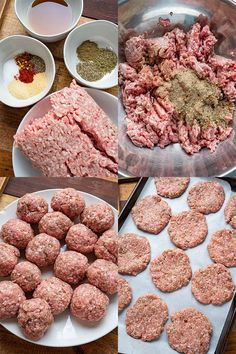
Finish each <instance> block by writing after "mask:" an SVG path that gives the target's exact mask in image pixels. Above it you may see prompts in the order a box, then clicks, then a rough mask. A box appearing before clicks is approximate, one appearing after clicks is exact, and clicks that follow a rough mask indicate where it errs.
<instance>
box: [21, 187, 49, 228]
mask: <svg viewBox="0 0 236 354" xmlns="http://www.w3.org/2000/svg"><path fill="white" fill-rule="evenodd" d="M47 212H48V203H47V202H46V200H45V199H44V198H42V197H40V196H39V195H37V194H33V193H32V194H30V193H27V194H25V195H24V196H23V197H21V198H20V199H19V200H18V203H17V210H16V214H17V216H18V218H20V219H21V220H24V221H26V222H28V223H30V224H37V223H38V222H39V221H40V220H41V219H42V217H43V216H44V215H45V214H46V213H47Z"/></svg>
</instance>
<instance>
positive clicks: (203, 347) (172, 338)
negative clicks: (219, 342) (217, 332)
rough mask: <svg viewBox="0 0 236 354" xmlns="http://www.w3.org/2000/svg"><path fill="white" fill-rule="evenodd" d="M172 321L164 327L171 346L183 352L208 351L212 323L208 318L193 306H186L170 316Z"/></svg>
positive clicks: (199, 352)
mask: <svg viewBox="0 0 236 354" xmlns="http://www.w3.org/2000/svg"><path fill="white" fill-rule="evenodd" d="M171 321H172V323H171V324H169V325H168V326H167V327H166V333H167V338H168V342H169V345H170V346H171V348H173V349H174V350H176V351H177V352H179V353H183V354H205V353H207V352H208V349H209V345H210V341H211V336H212V325H211V322H210V321H209V320H208V318H207V317H206V316H205V315H203V314H202V313H201V312H199V311H198V310H196V309H194V308H191V307H189V308H186V309H183V310H181V311H178V312H176V313H174V314H173V315H172V316H171Z"/></svg>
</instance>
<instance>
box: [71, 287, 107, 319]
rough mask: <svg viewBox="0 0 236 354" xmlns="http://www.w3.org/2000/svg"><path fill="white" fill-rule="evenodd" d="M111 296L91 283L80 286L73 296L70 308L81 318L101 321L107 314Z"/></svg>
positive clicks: (74, 314) (73, 313)
mask: <svg viewBox="0 0 236 354" xmlns="http://www.w3.org/2000/svg"><path fill="white" fill-rule="evenodd" d="M108 304H109V298H108V296H107V295H106V294H104V293H103V292H102V291H101V290H99V289H98V288H96V287H95V286H93V285H90V284H81V285H80V286H78V287H77V288H76V289H75V291H74V294H73V296H72V300H71V305H70V310H71V313H72V315H73V316H75V317H77V318H79V319H80V320H86V321H100V320H101V319H102V318H103V317H104V316H105V314H106V311H107V307H108Z"/></svg>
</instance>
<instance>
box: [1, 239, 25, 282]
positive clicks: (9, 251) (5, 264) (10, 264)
mask: <svg viewBox="0 0 236 354" xmlns="http://www.w3.org/2000/svg"><path fill="white" fill-rule="evenodd" d="M19 257H20V251H19V250H18V249H17V248H16V247H14V246H11V245H8V244H7V243H3V242H1V243H0V277H7V276H8V275H10V274H11V272H12V271H13V269H14V267H15V265H16V264H17V262H18V258H19Z"/></svg>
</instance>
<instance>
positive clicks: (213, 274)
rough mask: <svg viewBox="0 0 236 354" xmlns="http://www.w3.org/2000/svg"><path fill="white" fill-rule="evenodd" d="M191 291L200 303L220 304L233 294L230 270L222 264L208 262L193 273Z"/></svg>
mask: <svg viewBox="0 0 236 354" xmlns="http://www.w3.org/2000/svg"><path fill="white" fill-rule="evenodd" d="M192 293H193V295H194V296H195V298H196V299H197V300H198V301H199V302H201V303H202V304H213V305H221V304H223V303H225V302H227V301H229V300H230V299H232V297H233V294H234V283H233V280H232V277H231V275H230V272H229V271H228V269H227V268H225V266H224V265H223V264H210V265H209V266H208V267H206V268H200V269H199V270H197V271H196V272H195V273H194V274H193V278H192Z"/></svg>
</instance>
